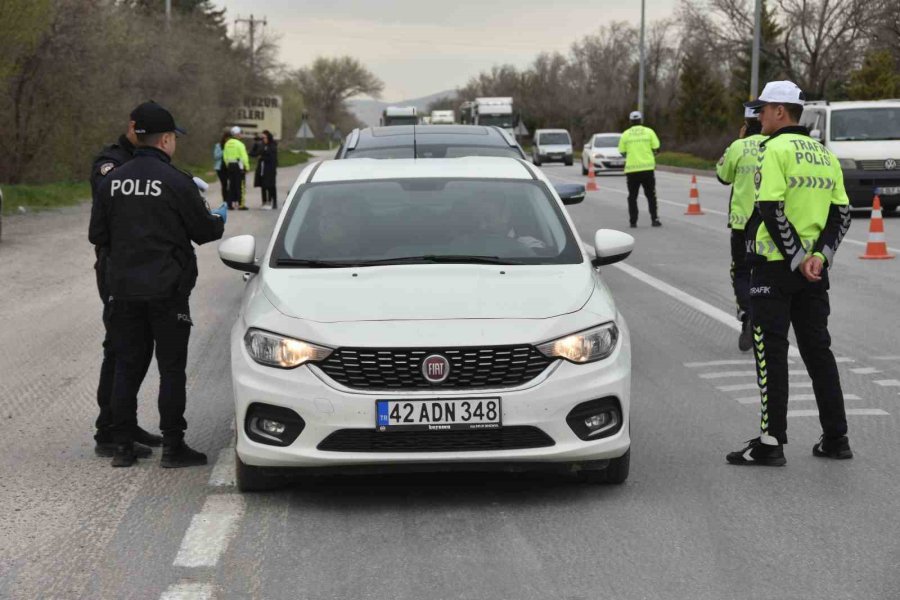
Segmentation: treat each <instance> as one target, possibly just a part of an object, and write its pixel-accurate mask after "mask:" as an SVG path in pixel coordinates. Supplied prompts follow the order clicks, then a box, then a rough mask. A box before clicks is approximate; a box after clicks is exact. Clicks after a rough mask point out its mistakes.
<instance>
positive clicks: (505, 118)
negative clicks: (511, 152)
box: [460, 96, 516, 135]
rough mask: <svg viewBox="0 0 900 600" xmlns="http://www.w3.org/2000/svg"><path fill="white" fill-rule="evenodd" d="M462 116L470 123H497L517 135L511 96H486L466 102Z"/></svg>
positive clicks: (462, 107) (461, 108)
mask: <svg viewBox="0 0 900 600" xmlns="http://www.w3.org/2000/svg"><path fill="white" fill-rule="evenodd" d="M460 118H461V120H462V122H463V123H465V124H468V125H496V126H497V127H500V128H502V129H505V130H506V131H508V132H509V133H510V134H511V135H515V132H514V128H515V125H516V115H515V113H514V112H513V99H512V98H511V97H508V96H506V97H484V98H475V100H474V101H470V102H464V103H463V104H462V106H460Z"/></svg>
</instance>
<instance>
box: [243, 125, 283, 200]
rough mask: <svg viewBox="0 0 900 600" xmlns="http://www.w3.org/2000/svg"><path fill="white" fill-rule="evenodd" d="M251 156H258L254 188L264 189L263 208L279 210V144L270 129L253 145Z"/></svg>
mask: <svg viewBox="0 0 900 600" xmlns="http://www.w3.org/2000/svg"><path fill="white" fill-rule="evenodd" d="M250 156H256V157H258V159H259V160H257V161H256V172H255V173H254V176H253V186H254V187H258V188H261V189H262V207H263V208H264V209H267V210H272V209H277V208H278V194H277V192H276V191H275V180H276V177H277V175H278V142H276V141H275V138H273V137H272V132H270V131H269V130H268V129H267V130H265V131H263V132H262V139H260V140H259V141H258V142H257V143H255V144H254V145H253V149H252V150H251V151H250Z"/></svg>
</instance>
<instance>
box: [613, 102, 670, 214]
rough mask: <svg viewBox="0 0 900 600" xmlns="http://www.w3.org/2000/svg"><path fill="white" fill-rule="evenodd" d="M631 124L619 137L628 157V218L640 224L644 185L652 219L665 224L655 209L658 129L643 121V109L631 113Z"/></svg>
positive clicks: (626, 164)
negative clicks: (655, 129) (640, 204)
mask: <svg viewBox="0 0 900 600" xmlns="http://www.w3.org/2000/svg"><path fill="white" fill-rule="evenodd" d="M628 119H629V121H631V127H629V128H628V129H627V130H625V133H623V134H622V137H621V138H619V152H620V153H621V154H622V156H624V157H625V180H626V183H627V184H628V221H629V223H630V225H631V227H632V228H635V227H637V220H638V207H637V197H638V191H640V188H641V187H643V188H644V195H645V196H646V197H647V204H648V206H649V208H650V223H651V224H652V225H653V226H654V227H660V226H662V223H660V221H659V216H658V215H657V213H656V153H657V152H659V138H658V137H656V132H655V131H653V130H652V129H650V128H649V127H645V126H644V125H642V123H643V120H644V117H643V115H642V114H641V113H640V111H637V110H636V111H634V112H632V113H631V114H630V115H628Z"/></svg>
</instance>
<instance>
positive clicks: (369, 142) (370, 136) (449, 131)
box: [351, 125, 511, 150]
mask: <svg viewBox="0 0 900 600" xmlns="http://www.w3.org/2000/svg"><path fill="white" fill-rule="evenodd" d="M413 135H415V139H416V143H418V144H448V145H465V146H504V147H507V146H511V144H510V143H509V140H508V139H507V138H505V137H504V136H503V134H502V133H500V131H499V130H498V129H496V128H494V127H484V126H481V125H394V126H390V127H366V128H365V129H360V130H358V138H357V139H356V140H355V141H356V143H355V146H354V147H353V148H352V150H364V149H367V148H387V147H391V146H411V145H412V141H413ZM352 136H353V134H351V137H352Z"/></svg>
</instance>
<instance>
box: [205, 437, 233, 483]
mask: <svg viewBox="0 0 900 600" xmlns="http://www.w3.org/2000/svg"><path fill="white" fill-rule="evenodd" d="M209 485H212V486H220V487H229V486H231V487H233V486H234V485H235V472H234V448H231V447H228V448H222V449H221V450H219V458H217V459H216V464H215V466H214V467H213V470H212V474H210V476H209Z"/></svg>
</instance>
